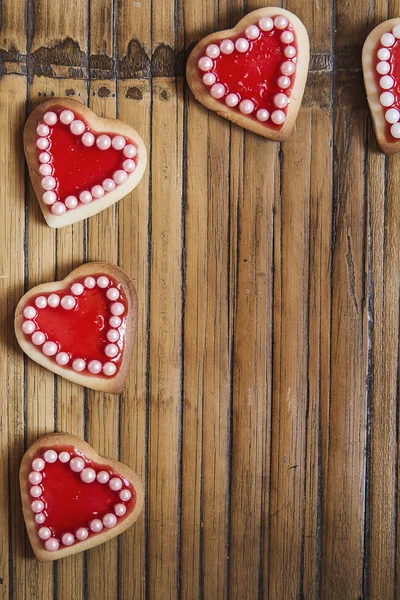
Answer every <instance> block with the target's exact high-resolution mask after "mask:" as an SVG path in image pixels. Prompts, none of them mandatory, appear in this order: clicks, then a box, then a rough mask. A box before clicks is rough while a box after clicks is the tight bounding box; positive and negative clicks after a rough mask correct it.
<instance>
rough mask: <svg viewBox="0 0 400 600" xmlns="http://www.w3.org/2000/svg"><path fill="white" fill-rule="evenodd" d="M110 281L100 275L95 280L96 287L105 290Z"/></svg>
mask: <svg viewBox="0 0 400 600" xmlns="http://www.w3.org/2000/svg"><path fill="white" fill-rule="evenodd" d="M109 283H110V281H109V279H108V277H105V276H104V275H101V276H100V277H98V278H97V285H98V286H99V288H102V289H104V288H106V287H108V285H109Z"/></svg>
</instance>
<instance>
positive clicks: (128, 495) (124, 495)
mask: <svg viewBox="0 0 400 600" xmlns="http://www.w3.org/2000/svg"><path fill="white" fill-rule="evenodd" d="M119 497H120V500H122V501H123V502H128V500H130V499H131V498H132V494H131V492H130V491H129V490H121V491H120V493H119Z"/></svg>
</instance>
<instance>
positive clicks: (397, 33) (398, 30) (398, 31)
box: [392, 25, 400, 39]
mask: <svg viewBox="0 0 400 600" xmlns="http://www.w3.org/2000/svg"><path fill="white" fill-rule="evenodd" d="M392 33H393V35H394V37H395V38H396V39H399V38H400V25H395V26H394V27H393V29H392Z"/></svg>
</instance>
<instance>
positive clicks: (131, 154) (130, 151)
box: [122, 144, 137, 158]
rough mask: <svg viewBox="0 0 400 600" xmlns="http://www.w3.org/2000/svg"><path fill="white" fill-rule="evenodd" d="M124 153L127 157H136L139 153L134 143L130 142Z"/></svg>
mask: <svg viewBox="0 0 400 600" xmlns="http://www.w3.org/2000/svg"><path fill="white" fill-rule="evenodd" d="M122 154H123V155H124V156H125V158H134V157H135V156H136V154H137V148H136V146H134V145H133V144H128V145H127V146H125V148H124V149H123V150H122Z"/></svg>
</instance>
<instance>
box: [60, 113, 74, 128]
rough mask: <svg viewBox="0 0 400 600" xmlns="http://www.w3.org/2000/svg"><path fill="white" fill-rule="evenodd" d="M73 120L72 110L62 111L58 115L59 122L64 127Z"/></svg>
mask: <svg viewBox="0 0 400 600" xmlns="http://www.w3.org/2000/svg"><path fill="white" fill-rule="evenodd" d="M74 119H75V115H74V113H73V112H72V110H63V111H62V113H61V114H60V121H61V123H63V124H64V125H70V123H72V121H73V120H74Z"/></svg>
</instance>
